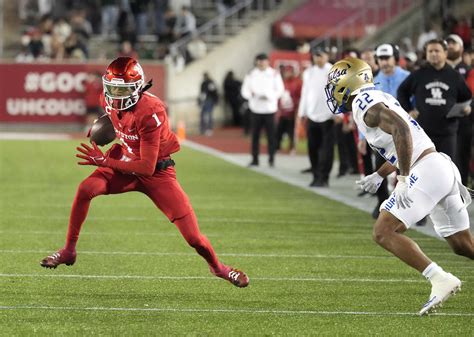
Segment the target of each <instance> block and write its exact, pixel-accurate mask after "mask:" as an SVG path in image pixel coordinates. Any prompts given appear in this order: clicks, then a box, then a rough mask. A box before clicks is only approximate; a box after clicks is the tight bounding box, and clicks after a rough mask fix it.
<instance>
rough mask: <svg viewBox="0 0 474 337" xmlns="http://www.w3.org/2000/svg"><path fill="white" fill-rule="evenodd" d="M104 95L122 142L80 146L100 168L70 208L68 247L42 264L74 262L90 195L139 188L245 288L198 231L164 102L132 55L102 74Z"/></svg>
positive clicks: (220, 271)
mask: <svg viewBox="0 0 474 337" xmlns="http://www.w3.org/2000/svg"><path fill="white" fill-rule="evenodd" d="M102 80H103V85H104V95H103V96H102V97H101V103H102V106H103V107H104V110H105V111H106V113H107V114H108V116H109V118H110V120H111V121H112V124H113V126H114V128H115V133H116V135H117V137H118V138H120V140H121V144H114V145H113V146H112V147H111V148H110V149H109V150H108V151H107V152H106V153H103V152H102V151H101V150H100V149H99V147H98V146H97V145H96V144H95V143H92V146H89V145H86V144H81V147H78V148H77V150H78V151H79V154H77V157H79V158H81V159H82V160H83V161H81V162H79V164H80V165H94V166H98V168H97V169H96V170H95V171H94V172H93V173H92V174H91V175H90V176H89V177H88V178H86V179H85V180H84V181H83V182H82V183H81V184H80V185H79V188H78V190H77V194H76V197H75V199H74V203H73V205H72V209H71V216H70V220H69V227H68V233H67V237H66V245H65V246H64V248H62V249H60V250H59V251H58V252H56V253H54V254H52V255H50V256H48V257H46V258H44V259H43V260H42V261H41V266H43V267H46V268H56V267H57V266H58V265H60V264H66V265H72V264H74V262H75V261H76V243H77V240H78V238H79V232H80V230H81V226H82V224H83V222H84V221H85V219H86V216H87V212H88V210H89V205H90V202H91V200H92V199H93V198H94V197H97V196H99V195H104V194H117V193H124V192H129V191H139V192H142V193H144V194H146V195H147V196H148V197H149V198H150V199H151V200H152V201H153V202H154V203H155V205H156V206H157V207H158V208H159V209H160V210H161V211H162V212H163V213H164V214H165V215H166V216H167V217H168V219H169V220H170V221H171V222H173V223H174V224H175V225H176V227H178V229H179V231H180V232H181V234H182V235H183V237H184V239H185V240H186V241H187V242H188V244H189V245H190V246H192V247H193V248H194V249H195V250H196V251H197V253H198V254H199V255H201V256H202V257H203V258H204V259H205V260H206V262H207V263H208V264H209V268H210V271H211V272H212V273H213V274H214V275H216V276H218V277H221V278H223V279H226V280H228V281H230V282H231V283H232V284H234V285H235V286H237V287H246V286H247V285H248V283H249V278H248V277H247V275H246V274H245V273H244V272H242V271H240V270H238V269H234V268H232V267H229V266H226V265H224V264H223V263H221V262H220V261H219V260H218V258H217V256H216V253H215V252H214V249H213V248H212V246H211V243H210V242H209V240H208V239H207V238H206V237H205V236H204V235H203V234H201V232H200V230H199V226H198V222H197V219H196V215H195V214H194V210H193V208H192V206H191V204H190V202H189V199H188V197H187V195H186V194H185V192H184V191H183V190H182V188H181V186H180V185H179V183H178V181H177V180H176V171H175V169H174V167H173V166H174V161H173V160H172V159H171V157H170V155H171V154H172V153H175V152H177V151H178V150H179V148H180V146H179V143H178V140H177V138H176V136H175V135H174V134H173V133H172V132H171V130H170V127H169V124H168V118H167V115H166V108H165V105H164V103H163V102H162V101H161V100H160V99H159V98H158V97H156V96H154V95H152V94H150V93H148V92H146V90H147V89H148V88H149V87H150V86H151V84H150V82H149V83H148V84H145V76H144V73H143V70H142V68H141V66H140V64H139V63H138V62H137V61H136V60H135V59H133V58H130V57H119V58H117V59H115V60H114V61H113V62H112V63H111V64H110V65H109V66H108V68H107V71H106V74H105V75H104V76H103V77H102Z"/></svg>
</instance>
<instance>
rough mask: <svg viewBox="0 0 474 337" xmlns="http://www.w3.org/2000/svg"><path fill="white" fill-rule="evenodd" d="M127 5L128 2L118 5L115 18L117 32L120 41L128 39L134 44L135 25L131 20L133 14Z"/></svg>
mask: <svg viewBox="0 0 474 337" xmlns="http://www.w3.org/2000/svg"><path fill="white" fill-rule="evenodd" d="M127 5H128V3H127V2H125V3H123V4H122V6H120V11H119V16H118V20H117V32H118V35H119V37H120V42H123V41H125V40H127V41H130V42H131V43H132V45H135V43H136V42H137V31H136V25H135V23H134V21H133V15H132V13H131V12H130V9H129V7H128V6H127Z"/></svg>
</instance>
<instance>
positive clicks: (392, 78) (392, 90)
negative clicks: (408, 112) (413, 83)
mask: <svg viewBox="0 0 474 337" xmlns="http://www.w3.org/2000/svg"><path fill="white" fill-rule="evenodd" d="M408 75H410V73H409V72H408V71H406V70H403V69H402V68H400V67H398V66H396V67H395V72H394V73H393V74H391V75H385V74H384V73H383V72H381V71H379V73H378V74H377V76H375V78H374V84H375V89H378V90H381V91H383V92H386V93H388V94H390V95H392V96H393V97H395V98H397V90H398V87H399V86H400V84H401V83H402V82H403V81H404V80H405V78H407V77H408Z"/></svg>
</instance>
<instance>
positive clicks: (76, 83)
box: [0, 63, 166, 123]
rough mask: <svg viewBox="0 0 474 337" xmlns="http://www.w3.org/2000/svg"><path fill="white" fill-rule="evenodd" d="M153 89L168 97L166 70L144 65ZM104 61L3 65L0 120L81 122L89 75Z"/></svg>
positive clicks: (158, 93)
mask: <svg viewBox="0 0 474 337" xmlns="http://www.w3.org/2000/svg"><path fill="white" fill-rule="evenodd" d="M142 66H143V70H144V72H145V75H146V80H149V79H153V80H154V81H153V87H152V88H151V89H150V92H151V93H153V94H155V95H157V96H159V97H161V98H163V99H165V98H166V97H165V93H166V88H165V86H166V69H165V67H164V66H163V65H161V64H146V63H145V64H142ZM105 68H106V65H105V64H18V63H12V64H0V70H1V73H2V75H3V78H2V81H0V123H82V122H83V120H84V116H85V114H86V104H85V101H84V84H85V81H86V78H87V74H88V73H91V72H99V73H103V71H104V69H105Z"/></svg>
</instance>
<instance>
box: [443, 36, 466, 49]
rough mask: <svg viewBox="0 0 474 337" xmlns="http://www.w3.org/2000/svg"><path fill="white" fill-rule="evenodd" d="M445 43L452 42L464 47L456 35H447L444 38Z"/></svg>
mask: <svg viewBox="0 0 474 337" xmlns="http://www.w3.org/2000/svg"><path fill="white" fill-rule="evenodd" d="M446 41H453V42H455V43H457V44H459V45H461V47H464V43H463V42H462V39H461V37H460V36H459V35H457V34H450V35H448V37H447V38H446Z"/></svg>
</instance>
